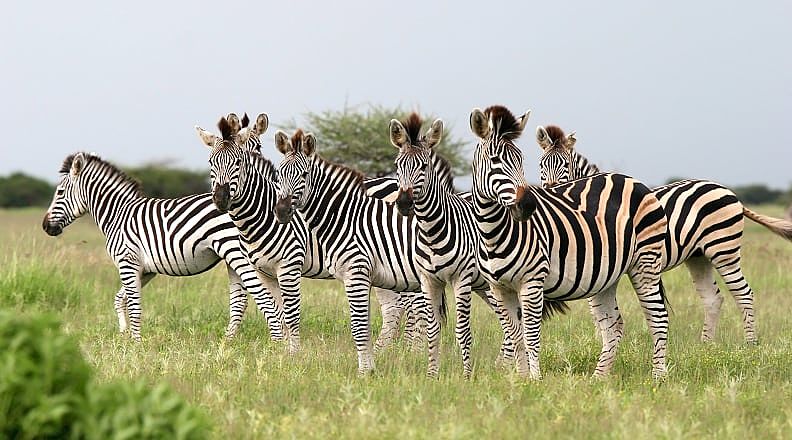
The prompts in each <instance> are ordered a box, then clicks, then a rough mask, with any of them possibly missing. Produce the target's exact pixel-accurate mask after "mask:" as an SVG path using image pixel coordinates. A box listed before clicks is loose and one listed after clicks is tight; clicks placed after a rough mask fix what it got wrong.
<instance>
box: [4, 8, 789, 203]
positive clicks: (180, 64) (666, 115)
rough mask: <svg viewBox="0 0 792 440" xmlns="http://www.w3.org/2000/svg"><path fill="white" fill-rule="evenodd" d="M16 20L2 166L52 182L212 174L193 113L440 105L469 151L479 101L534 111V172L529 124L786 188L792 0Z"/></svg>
mask: <svg viewBox="0 0 792 440" xmlns="http://www.w3.org/2000/svg"><path fill="white" fill-rule="evenodd" d="M3 16H4V20H3V26H2V27H0V57H1V59H2V67H3V68H2V71H0V79H2V80H1V81H0V95H1V96H2V98H1V99H0V102H2V104H3V105H2V106H1V107H0V121H2V122H0V124H1V125H0V126H1V127H2V131H3V135H4V140H3V142H2V146H0V174H7V173H9V172H11V171H14V170H23V171H25V172H29V173H32V174H34V175H37V176H41V177H44V178H47V179H48V180H51V181H54V180H56V178H57V171H58V167H59V165H60V162H61V160H62V159H63V157H64V156H66V155H67V154H68V153H70V152H74V151H78V150H88V151H95V152H97V153H99V154H101V155H102V156H103V157H105V158H107V159H110V160H112V161H114V162H116V163H118V164H121V165H136V164H141V163H144V162H149V161H157V160H162V159H172V160H174V161H175V163H176V164H177V165H180V166H185V167H189V168H193V169H206V168H207V164H206V159H207V152H206V150H205V149H204V147H203V145H202V144H201V142H200V141H199V140H198V138H197V136H196V135H195V132H194V130H193V125H195V124H199V125H201V126H203V127H205V128H214V124H215V123H216V121H217V119H218V118H219V116H220V115H221V114H225V113H227V112H229V111H235V112H243V111H247V112H248V113H250V114H257V113H259V112H262V111H263V112H266V113H268V114H269V116H270V120H271V121H272V122H273V123H274V124H278V123H281V122H284V121H286V120H287V119H289V118H292V117H295V116H299V115H300V114H302V113H304V112H307V111H322V110H326V109H340V108H342V107H343V106H344V103H350V104H353V105H354V104H361V103H377V104H383V105H387V106H394V105H399V104H401V105H402V106H404V107H406V108H416V109H420V110H422V111H425V112H431V113H434V114H436V115H438V116H440V117H442V118H443V119H444V120H445V121H446V123H449V124H451V125H452V126H453V127H454V128H453V132H454V134H455V135H456V136H457V137H460V138H462V139H464V140H467V141H469V142H471V144H472V142H473V137H472V135H471V134H470V131H469V130H468V122H467V121H468V115H469V113H470V110H471V109H472V108H473V107H486V106H488V105H491V104H503V105H506V106H507V107H509V108H511V109H512V110H513V111H514V112H523V111H525V110H527V109H532V110H533V112H532V116H531V121H530V123H529V127H530V130H529V133H527V134H526V136H525V137H524V138H523V139H522V140H521V142H520V146H521V147H522V149H523V151H524V152H525V154H526V157H527V158H526V175H527V177H528V178H529V179H530V180H537V178H536V177H537V174H536V173H537V171H536V163H537V158H538V152H539V150H538V147H537V146H536V143H535V141H534V139H533V129H534V128H535V126H536V125H537V124H543V125H545V124H551V123H555V124H558V125H560V126H561V127H563V128H565V129H567V130H570V129H572V130H576V131H577V133H578V143H577V147H578V149H579V150H580V151H581V152H582V153H584V154H586V155H588V157H589V158H591V159H593V160H594V161H595V162H596V163H598V164H599V165H600V166H601V168H603V169H612V170H618V171H621V172H624V173H627V174H630V175H633V176H635V177H637V178H639V179H642V180H644V181H645V182H647V183H650V184H657V183H662V182H663V181H665V179H666V178H667V177H669V176H687V177H700V178H709V179H713V180H716V181H719V182H722V183H724V184H727V185H739V184H746V183H751V182H764V183H767V184H770V185H772V186H775V187H779V188H787V187H788V186H789V185H790V184H791V183H792V171H790V170H792V167H790V163H789V162H790V160H792V130H791V129H790V122H792V120H791V119H790V116H792V47H791V46H792V24H791V23H792V2H790V1H788V0H785V1H757V2H745V1H739V2H738V1H683V2H641V1H634V0H632V1H613V2H589V1H580V2H555V1H553V2H550V1H546V2H541V3H540V2H527V1H523V2H514V3H500V2H496V1H475V2H468V1H445V2H430V1H415V2H413V1H399V2H379V1H373V0H372V1H359V2H346V1H327V2H304V1H282V2H262V1H258V2H250V3H232V2H207V3H203V2H193V1H190V2H176V1H174V2H170V1H168V2H166V1H157V2H148V1H132V2H123V3H121V2H112V1H101V2H83V1H67V2H49V4H48V5H42V4H39V3H38V2H6V3H5V4H4V6H3ZM298 120H299V119H298ZM382 129H383V130H387V127H382ZM273 132H274V129H271V130H270V131H269V132H268V133H267V134H266V135H265V136H264V142H265V143H266V144H265V147H267V153H268V155H269V156H270V157H272V158H277V155H276V153H275V150H274V147H272V139H273ZM319 148H320V149H321V139H319ZM207 175H208V172H207Z"/></svg>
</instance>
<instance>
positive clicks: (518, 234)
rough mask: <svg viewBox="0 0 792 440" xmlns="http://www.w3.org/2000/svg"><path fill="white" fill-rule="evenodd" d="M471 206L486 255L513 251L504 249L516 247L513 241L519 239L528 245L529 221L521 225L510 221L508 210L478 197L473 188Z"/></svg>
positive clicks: (529, 235)
mask: <svg viewBox="0 0 792 440" xmlns="http://www.w3.org/2000/svg"><path fill="white" fill-rule="evenodd" d="M473 206H474V212H475V217H476V224H477V226H478V231H479V235H480V236H481V244H482V246H483V247H484V249H485V250H486V251H487V254H489V255H492V254H503V253H508V252H511V251H512V250H513V249H506V248H507V247H511V246H514V245H516V243H515V242H514V241H515V239H517V238H520V240H521V242H522V243H529V242H531V240H533V238H532V237H531V233H532V229H531V228H530V227H528V226H529V223H530V222H531V220H530V219H529V220H528V221H526V222H524V223H522V222H517V221H515V220H514V219H512V217H511V214H510V213H509V210H508V209H506V208H505V207H504V206H501V205H500V204H499V203H498V202H494V201H491V200H489V199H487V198H484V197H482V196H481V195H479V194H478V193H477V192H476V191H475V188H474V191H473Z"/></svg>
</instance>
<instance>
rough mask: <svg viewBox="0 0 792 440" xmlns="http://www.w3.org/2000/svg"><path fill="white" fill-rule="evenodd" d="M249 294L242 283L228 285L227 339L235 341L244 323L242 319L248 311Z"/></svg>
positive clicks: (234, 282) (235, 282) (233, 282)
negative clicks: (240, 326) (246, 310)
mask: <svg viewBox="0 0 792 440" xmlns="http://www.w3.org/2000/svg"><path fill="white" fill-rule="evenodd" d="M247 302H248V297H247V292H245V291H244V289H243V288H242V283H241V281H239V280H237V281H232V282H229V283H228V315H229V316H228V326H227V327H226V332H225V337H226V339H233V338H234V336H236V334H237V331H238V330H239V325H240V324H241V323H242V317H243V316H244V314H245V309H247Z"/></svg>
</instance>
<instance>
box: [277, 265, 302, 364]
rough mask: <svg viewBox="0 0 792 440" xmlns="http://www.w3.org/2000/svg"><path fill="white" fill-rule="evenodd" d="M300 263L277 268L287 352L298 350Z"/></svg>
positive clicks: (292, 352)
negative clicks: (286, 337) (287, 344)
mask: <svg viewBox="0 0 792 440" xmlns="http://www.w3.org/2000/svg"><path fill="white" fill-rule="evenodd" d="M301 266H302V263H299V264H292V265H290V266H285V267H284V266H282V267H281V268H280V270H278V285H279V286H280V290H281V295H282V297H283V315H284V318H285V320H286V329H287V332H288V340H289V353H290V354H295V353H297V352H299V351H300V281H301V279H302V270H301V269H302V267H301Z"/></svg>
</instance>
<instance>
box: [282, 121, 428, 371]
mask: <svg viewBox="0 0 792 440" xmlns="http://www.w3.org/2000/svg"><path fill="white" fill-rule="evenodd" d="M275 146H276V148H277V150H278V151H279V152H280V153H281V154H283V155H284V157H283V159H282V161H281V163H280V165H279V167H278V178H279V180H280V191H279V197H278V201H277V203H276V204H275V215H276V217H277V218H278V221H280V222H281V223H284V224H287V223H290V222H292V221H293V220H294V219H298V218H300V216H298V215H295V213H296V211H297V210H299V213H300V214H301V215H302V218H303V219H304V220H305V222H306V224H307V225H308V227H309V228H311V230H313V231H314V232H315V234H316V235H317V237H318V239H319V241H320V242H321V243H322V244H323V247H324V249H325V250H326V252H327V253H326V254H325V258H326V260H325V261H326V263H327V266H328V270H329V271H330V273H332V274H333V276H334V277H335V278H336V279H338V280H341V281H342V282H343V283H344V288H345V290H346V294H347V299H348V301H349V309H350V321H351V329H352V337H353V339H354V342H355V348H356V351H357V356H358V373H359V374H366V373H368V372H370V371H371V370H373V369H374V367H375V365H374V358H373V357H372V354H371V348H370V344H369V337H370V329H369V295H368V293H369V288H370V287H371V286H377V287H381V288H385V289H389V290H394V291H400V292H405V291H410V292H417V291H420V287H421V286H420V281H419V279H418V271H417V268H416V266H415V260H414V255H415V244H416V239H415V232H416V231H415V220H414V219H408V218H405V217H402V216H399V215H397V214H396V212H395V208H394V206H393V205H390V204H388V203H386V202H385V201H383V200H380V199H375V198H372V197H368V196H367V195H366V192H365V186H364V185H363V175H362V174H361V173H360V172H359V171H357V170H353V169H351V168H348V167H345V166H343V165H338V164H334V163H332V162H329V161H327V160H325V159H324V158H322V157H321V156H320V155H319V154H317V153H316V138H315V137H314V135H313V134H311V133H308V134H303V132H302V130H297V131H296V132H295V133H294V135H293V136H292V138H291V139H289V137H288V135H286V133H284V132H283V131H280V130H279V131H278V132H277V133H275ZM440 312H443V311H442V310H441V311H440ZM430 374H432V372H431V371H430Z"/></svg>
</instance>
